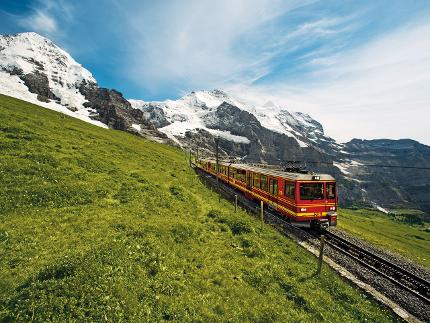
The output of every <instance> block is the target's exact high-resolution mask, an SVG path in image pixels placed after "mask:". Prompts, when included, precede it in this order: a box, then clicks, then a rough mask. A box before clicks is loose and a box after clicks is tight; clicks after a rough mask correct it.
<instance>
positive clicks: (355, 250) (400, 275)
mask: <svg viewBox="0 0 430 323" xmlns="http://www.w3.org/2000/svg"><path fill="white" fill-rule="evenodd" d="M324 236H325V237H327V238H328V239H326V243H327V244H329V245H330V246H331V247H333V248H334V249H336V250H338V251H340V252H342V253H344V254H346V255H348V256H349V257H351V258H353V259H354V260H356V261H357V262H359V263H360V264H362V265H363V266H365V267H366V268H369V269H371V270H372V271H374V272H376V273H378V274H379V275H381V276H383V277H385V278H386V279H388V280H389V281H391V282H393V283H394V284H395V285H397V286H399V287H401V288H403V289H406V290H407V291H408V292H410V293H411V294H413V295H415V296H416V297H418V298H420V299H421V300H423V301H425V302H427V303H429V304H430V298H429V293H430V282H429V281H427V280H425V279H423V278H421V277H419V276H417V275H416V274H414V273H412V272H410V271H408V270H406V269H404V268H402V267H399V266H398V265H396V264H394V263H392V262H391V261H388V260H386V259H384V258H382V257H381V256H379V255H377V254H375V253H374V252H371V251H369V250H366V249H364V248H362V247H360V246H358V245H356V244H354V243H352V242H351V241H348V240H346V239H344V238H342V237H340V236H338V235H337V234H334V233H333V232H330V231H325V232H324ZM382 270H384V271H382Z"/></svg>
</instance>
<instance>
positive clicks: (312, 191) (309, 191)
mask: <svg viewBox="0 0 430 323" xmlns="http://www.w3.org/2000/svg"><path fill="white" fill-rule="evenodd" d="M323 198H324V184H323V183H301V184H300V199H301V200H322V199H323Z"/></svg>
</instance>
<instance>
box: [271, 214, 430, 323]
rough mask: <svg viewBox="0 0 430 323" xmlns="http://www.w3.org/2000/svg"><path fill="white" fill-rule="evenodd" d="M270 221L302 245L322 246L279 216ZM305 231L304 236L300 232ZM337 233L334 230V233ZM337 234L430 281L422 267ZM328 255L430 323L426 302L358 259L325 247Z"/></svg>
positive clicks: (316, 239)
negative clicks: (363, 264)
mask: <svg viewBox="0 0 430 323" xmlns="http://www.w3.org/2000/svg"><path fill="white" fill-rule="evenodd" d="M269 217H272V218H273V217H274V219H270V223H271V224H273V225H275V226H276V227H278V226H282V227H283V230H282V231H283V232H285V231H286V232H285V233H287V234H288V233H289V234H293V235H294V236H296V237H297V238H298V239H300V240H302V241H306V242H307V243H310V244H312V245H314V246H315V247H319V246H320V242H319V239H318V238H316V237H315V236H313V235H311V234H310V233H308V232H306V231H304V230H300V229H297V228H290V227H289V226H288V225H287V224H285V223H284V222H283V221H281V220H279V219H278V218H277V217H275V216H271V215H269ZM300 231H302V232H300ZM333 231H334V230H333ZM336 233H337V234H339V235H341V236H342V237H343V238H345V239H348V240H349V241H351V242H353V243H356V242H357V243H359V245H360V246H361V247H363V248H365V249H367V250H371V251H373V252H374V253H376V254H378V255H381V256H383V257H384V258H386V259H387V260H390V261H392V262H394V263H396V264H397V265H399V266H402V267H403V268H405V269H407V270H411V269H410V268H412V270H411V271H412V272H413V273H414V274H415V273H416V274H418V275H420V276H421V277H423V278H425V279H428V278H427V277H428V276H426V275H428V271H426V270H424V273H425V274H421V273H422V272H423V271H422V268H421V267H420V266H416V265H415V264H411V263H410V262H408V261H405V260H404V259H403V258H400V260H401V261H400V262H397V260H398V258H397V257H396V256H394V255H392V254H389V255H388V256H386V255H385V253H384V252H383V253H382V254H381V250H380V249H378V248H375V247H373V246H369V244H368V243H365V242H363V241H362V240H360V239H356V238H355V237H352V238H351V239H350V235H348V234H346V233H344V232H341V231H339V230H336ZM324 255H326V256H328V257H330V258H331V259H332V260H333V261H334V262H336V263H337V264H339V265H341V266H342V267H344V268H345V269H347V270H348V271H349V272H351V273H352V274H354V275H355V276H356V277H357V278H359V279H360V280H361V281H363V282H365V283H367V284H369V285H371V286H372V287H373V288H375V289H376V290H377V291H379V292H380V293H382V294H384V295H385V296H386V297H388V298H389V299H391V300H392V301H393V302H395V303H397V304H398V305H399V306H401V307H402V308H404V309H405V310H407V311H408V312H409V313H411V314H412V315H414V316H416V317H417V318H418V319H420V320H422V321H424V322H430V306H429V305H428V304H427V303H425V302H424V301H422V300H421V299H419V298H417V297H415V296H414V295H412V294H411V293H409V292H408V291H406V290H404V289H402V288H400V287H398V286H397V285H395V284H394V283H392V282H391V281H389V280H388V279H386V278H384V277H381V276H379V275H378V274H377V273H375V272H374V271H372V270H370V269H367V268H366V267H364V266H362V265H361V264H360V263H357V262H356V261H355V260H354V259H352V258H351V257H349V256H347V255H345V254H343V253H341V252H339V251H337V250H335V249H333V248H331V247H330V246H329V245H327V244H326V245H325V247H324Z"/></svg>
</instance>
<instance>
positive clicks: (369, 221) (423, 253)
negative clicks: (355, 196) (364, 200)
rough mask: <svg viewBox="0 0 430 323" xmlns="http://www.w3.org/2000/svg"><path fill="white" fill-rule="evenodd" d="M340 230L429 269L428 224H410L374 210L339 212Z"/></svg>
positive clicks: (429, 232)
mask: <svg viewBox="0 0 430 323" xmlns="http://www.w3.org/2000/svg"><path fill="white" fill-rule="evenodd" d="M339 228H340V229H343V230H345V231H347V232H349V233H352V234H354V235H357V236H358V237H360V238H362V239H364V240H367V241H369V242H371V243H373V244H375V245H376V246H379V247H382V248H385V249H388V250H391V251H393V252H396V253H398V254H400V255H402V256H404V257H406V258H409V259H410V260H412V261H414V262H416V263H418V264H421V265H424V266H427V267H429V268H430V230H429V224H428V222H427V223H422V224H415V225H414V224H407V223H405V222H403V221H399V220H396V216H394V215H385V214H383V213H382V212H378V211H375V210H368V209H363V210H348V209H343V210H341V211H340V216H339Z"/></svg>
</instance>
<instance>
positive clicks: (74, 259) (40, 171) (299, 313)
mask: <svg viewBox="0 0 430 323" xmlns="http://www.w3.org/2000/svg"><path fill="white" fill-rule="evenodd" d="M0 183H1V185H0V321H3V322H9V321H10V322H28V321H38V322H42V321H43V322H44V321H117V322H119V321H162V320H173V321H221V320H222V321H265V322H266V321H279V322H291V321H297V322H298V321H303V322H315V321H329V322H354V321H359V322H364V321H372V322H386V321H393V320H395V318H394V317H393V316H392V315H391V314H390V312H389V311H388V310H387V309H385V308H381V307H379V306H378V305H377V304H376V303H375V302H374V301H373V300H372V299H369V297H368V296H366V295H364V294H363V293H362V292H361V291H360V290H357V289H355V288H353V287H351V286H350V285H349V284H348V283H347V282H345V281H344V280H343V279H341V278H340V277H339V276H338V275H337V274H336V273H334V272H333V271H332V270H331V269H330V268H328V267H323V273H322V275H321V277H317V276H315V274H314V273H315V269H316V259H315V258H314V257H313V256H311V255H310V254H308V253H307V252H306V251H305V250H303V249H302V248H301V247H299V246H297V245H296V244H295V243H294V242H293V241H291V240H289V239H288V238H285V237H284V236H282V235H281V234H280V233H278V232H276V231H275V230H273V229H272V228H271V227H269V226H266V227H264V228H263V229H262V230H261V229H260V223H259V222H258V220H257V219H255V218H253V217H252V216H249V215H248V214H246V213H245V212H244V211H239V212H238V213H234V207H233V206H232V205H231V204H230V203H228V202H227V201H221V203H219V202H218V198H217V197H216V195H215V193H213V192H211V191H210V190H209V189H207V188H205V187H204V186H203V184H202V183H201V182H200V181H199V179H198V177H197V176H196V174H195V173H194V172H193V170H192V169H190V168H189V167H188V165H187V161H186V159H185V156H184V154H183V152H181V151H179V150H178V149H176V148H173V147H169V146H166V145H162V144H157V143H154V142H149V141H146V140H144V139H142V138H139V137H137V136H133V135H130V134H127V133H124V132H120V131H114V130H106V129H101V128H98V127H96V126H92V125H90V124H87V123H84V122H82V121H79V120H77V119H73V118H70V117H67V116H65V115H62V114H59V113H56V112H53V111H50V110H47V109H44V108H40V107H38V106H35V105H32V104H29V103H25V102H23V101H20V100H17V99H13V98H10V97H6V96H2V95H0ZM345 217H346V215H345ZM341 223H342V220H341ZM341 225H342V224H341Z"/></svg>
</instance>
